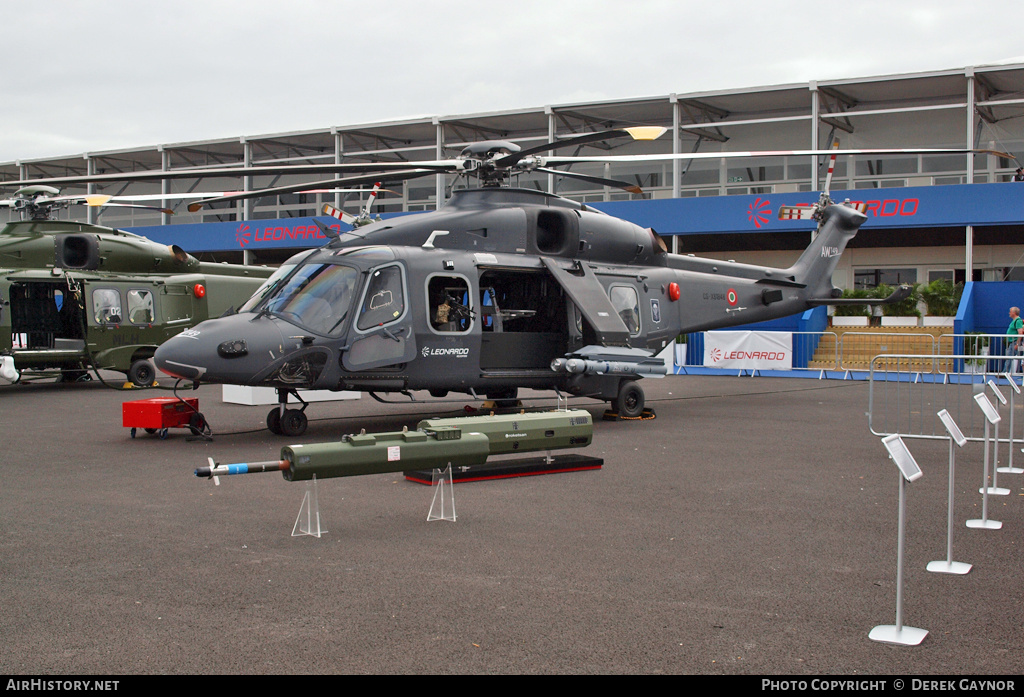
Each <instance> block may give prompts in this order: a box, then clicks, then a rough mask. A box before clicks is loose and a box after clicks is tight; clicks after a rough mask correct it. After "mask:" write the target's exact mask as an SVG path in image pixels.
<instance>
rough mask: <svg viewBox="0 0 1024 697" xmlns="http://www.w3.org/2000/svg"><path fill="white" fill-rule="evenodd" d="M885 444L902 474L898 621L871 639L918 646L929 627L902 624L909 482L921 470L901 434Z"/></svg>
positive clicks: (881, 628) (882, 626) (873, 633)
mask: <svg viewBox="0 0 1024 697" xmlns="http://www.w3.org/2000/svg"><path fill="white" fill-rule="evenodd" d="M882 444H883V445H884V446H885V449H886V450H888V451H889V457H890V458H891V459H892V461H893V462H895V463H896V466H897V467H898V468H899V470H900V474H901V475H902V476H901V477H900V512H899V524H898V530H899V532H898V537H897V542H896V624H880V625H878V626H877V627H875V628H874V629H872V630H871V632H870V633H869V634H868V638H869V639H871V640H872V641H881V642H884V643H886V644H901V645H903V646H917V645H918V644H920V643H921V642H922V641H924V638H925V637H926V636H928V630H927V629H918V628H916V627H904V626H903V538H904V537H905V534H906V525H905V523H904V518H905V517H906V510H907V495H906V491H907V482H912V481H914V480H916V479H920V478H921V476H922V472H921V468H920V467H918V466H917V461H916V460H914V456H913V455H911V454H910V451H909V450H907V445H906V443H904V442H903V439H902V438H900V436H899V434H893V435H891V436H886V437H885V438H883V439H882Z"/></svg>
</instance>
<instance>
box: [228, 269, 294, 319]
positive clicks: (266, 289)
mask: <svg viewBox="0 0 1024 697" xmlns="http://www.w3.org/2000/svg"><path fill="white" fill-rule="evenodd" d="M294 268H295V264H283V265H282V266H281V267H280V268H278V269H277V271H275V272H274V273H273V274H272V275H271V276H270V278H268V279H267V280H265V281H264V282H263V283H262V285H260V287H259V288H257V289H256V292H255V293H253V294H252V297H251V298H249V299H248V300H246V301H245V303H244V304H243V305H242V306H241V307H240V308H238V311H239V312H250V311H252V310H253V309H254V308H255V307H256V306H257V305H259V303H260V301H261V300H263V298H265V297H267V296H268V295H270V293H271V291H272V290H274V289H275V288H277V286H278V285H280V283H281V279H282V278H284V277H285V276H287V275H288V273H289V272H290V271H291V270H292V269H294Z"/></svg>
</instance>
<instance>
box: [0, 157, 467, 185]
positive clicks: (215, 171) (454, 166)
mask: <svg viewBox="0 0 1024 697" xmlns="http://www.w3.org/2000/svg"><path fill="white" fill-rule="evenodd" d="M463 167H464V161H463V160H428V161H424V162H342V163H338V164H333V163H332V164H322V165H256V166H253V167H241V166H239V167H210V168H204V169H171V170H166V171H160V170H149V171H146V172H121V173H118V174H94V175H91V176H90V175H81V176H69V177H46V178H44V179H19V180H16V181H15V180H11V181H0V187H5V186H24V185H28V184H31V185H38V184H89V183H101V182H124V181H156V180H160V179H202V178H209V177H255V176H260V175H273V176H278V175H280V176H287V175H290V174H324V173H330V172H388V171H398V172H403V171H407V170H409V169H411V168H415V169H425V170H429V173H430V174H437V173H444V172H453V171H459V170H461V169H462V168H463ZM380 178H381V177H380V176H377V177H371V178H370V181H369V182H367V183H370V184H372V183H373V182H374V181H377V180H379V179H380ZM316 185H317V184H316V183H314V184H306V185H305V187H306V188H309V187H310V186H316Z"/></svg>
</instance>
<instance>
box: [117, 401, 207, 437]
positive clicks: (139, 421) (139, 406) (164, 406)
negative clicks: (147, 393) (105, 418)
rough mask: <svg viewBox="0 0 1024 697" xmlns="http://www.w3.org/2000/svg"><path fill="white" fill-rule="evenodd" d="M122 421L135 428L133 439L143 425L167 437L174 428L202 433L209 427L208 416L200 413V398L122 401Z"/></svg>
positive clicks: (147, 430)
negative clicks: (169, 430) (207, 424)
mask: <svg viewBox="0 0 1024 697" xmlns="http://www.w3.org/2000/svg"><path fill="white" fill-rule="evenodd" d="M121 424H122V425H123V426H124V427H125V428H130V429H132V438H134V437H135V432H136V429H140V428H142V429H145V431H146V433H149V434H154V433H155V434H158V435H159V436H160V437H161V438H166V437H167V429H170V428H188V429H190V430H191V431H192V433H194V434H196V435H200V434H201V433H202V432H203V431H204V430H205V428H206V419H205V418H204V417H203V415H202V414H201V413H200V412H199V399H198V398H196V397H190V398H188V399H179V398H177V397H154V398H153V399H139V400H136V401H134V402H125V403H124V404H122V405H121Z"/></svg>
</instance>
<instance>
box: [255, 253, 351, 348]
mask: <svg viewBox="0 0 1024 697" xmlns="http://www.w3.org/2000/svg"><path fill="white" fill-rule="evenodd" d="M358 280H359V272H358V271H356V270H355V269H353V268H352V267H351V266H340V265H335V264H307V265H305V266H302V267H300V268H299V270H298V271H296V272H295V274H294V275H293V276H292V277H291V278H290V279H288V283H287V284H286V285H285V286H284V288H282V289H281V291H280V293H278V294H277V295H275V296H274V297H273V298H272V299H271V300H270V302H268V303H267V311H268V312H272V313H273V314H275V315H279V316H280V317H282V318H283V319H286V320H288V321H289V322H295V323H296V324H299V325H301V326H303V327H307V328H308V329H310V330H312V331H314V332H317V333H319V334H330V335H332V336H337V335H339V334H341V333H342V332H343V331H344V329H345V319H346V318H347V317H348V312H349V306H350V305H351V304H352V297H353V293H354V291H355V287H356V283H357V281H358Z"/></svg>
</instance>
